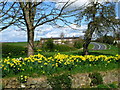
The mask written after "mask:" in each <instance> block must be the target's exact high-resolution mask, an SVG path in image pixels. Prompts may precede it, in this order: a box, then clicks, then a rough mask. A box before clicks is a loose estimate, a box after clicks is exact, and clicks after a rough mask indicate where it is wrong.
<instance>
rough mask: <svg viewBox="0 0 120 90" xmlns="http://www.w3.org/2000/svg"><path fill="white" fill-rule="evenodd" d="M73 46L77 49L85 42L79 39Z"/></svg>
mask: <svg viewBox="0 0 120 90" xmlns="http://www.w3.org/2000/svg"><path fill="white" fill-rule="evenodd" d="M73 46H74V47H75V48H77V49H80V48H82V46H83V42H82V41H81V40H77V41H75V42H74V45H73Z"/></svg>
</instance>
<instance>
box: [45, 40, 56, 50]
mask: <svg viewBox="0 0 120 90" xmlns="http://www.w3.org/2000/svg"><path fill="white" fill-rule="evenodd" d="M43 48H44V49H45V50H50V51H53V49H54V43H53V40H52V39H48V40H47V41H46V42H45V43H44V44H43Z"/></svg>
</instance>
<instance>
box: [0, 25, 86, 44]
mask: <svg viewBox="0 0 120 90" xmlns="http://www.w3.org/2000/svg"><path fill="white" fill-rule="evenodd" d="M71 27H74V28H77V29H79V30H73V29H71V28H70V27H67V26H66V27H62V28H57V27H56V28H55V27H52V26H50V25H43V26H40V27H38V28H37V29H36V31H35V39H34V40H40V38H43V37H44V38H49V37H59V36H60V33H61V32H64V34H65V37H72V36H83V35H84V33H83V32H82V31H83V30H85V29H86V25H83V26H81V27H78V26H76V25H71ZM1 36H2V40H0V42H22V41H27V32H25V31H16V29H15V28H13V27H9V28H8V29H6V30H4V31H2V35H1Z"/></svg>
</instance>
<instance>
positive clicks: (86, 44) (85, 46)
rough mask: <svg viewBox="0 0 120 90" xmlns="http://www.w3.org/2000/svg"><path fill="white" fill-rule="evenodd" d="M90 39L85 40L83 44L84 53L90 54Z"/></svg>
mask: <svg viewBox="0 0 120 90" xmlns="http://www.w3.org/2000/svg"><path fill="white" fill-rule="evenodd" d="M89 44H90V43H89V41H85V42H84V44H83V53H84V55H88V54H89V52H88V46H89Z"/></svg>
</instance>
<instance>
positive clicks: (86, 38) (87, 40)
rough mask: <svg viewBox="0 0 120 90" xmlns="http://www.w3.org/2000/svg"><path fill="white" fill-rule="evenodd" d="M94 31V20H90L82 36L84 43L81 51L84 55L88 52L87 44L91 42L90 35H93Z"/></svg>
mask: <svg viewBox="0 0 120 90" xmlns="http://www.w3.org/2000/svg"><path fill="white" fill-rule="evenodd" d="M94 31H95V27H94V22H90V23H89V24H88V29H87V31H86V33H85V36H84V44H83V53H84V55H88V54H89V50H88V46H89V44H90V42H91V39H92V35H93V32H94Z"/></svg>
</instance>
